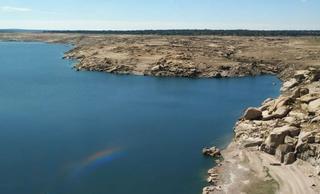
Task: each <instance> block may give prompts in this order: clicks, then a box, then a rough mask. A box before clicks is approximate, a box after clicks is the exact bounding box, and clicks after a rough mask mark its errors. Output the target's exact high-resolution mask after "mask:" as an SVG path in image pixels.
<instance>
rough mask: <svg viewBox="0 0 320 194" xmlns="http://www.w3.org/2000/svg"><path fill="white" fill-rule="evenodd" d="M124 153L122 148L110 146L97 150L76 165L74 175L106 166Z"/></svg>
mask: <svg viewBox="0 0 320 194" xmlns="http://www.w3.org/2000/svg"><path fill="white" fill-rule="evenodd" d="M123 154H124V153H123V151H122V149H120V148H111V149H110V148H109V149H106V150H102V151H99V152H96V153H94V154H92V155H90V156H89V157H87V158H86V159H84V160H83V161H82V162H81V163H80V164H78V165H77V166H76V168H75V169H74V170H73V173H72V177H79V176H82V175H87V174H90V173H91V172H93V171H95V170H97V169H98V168H99V167H102V166H105V165H106V164H108V163H109V162H111V161H113V160H115V159H117V158H119V157H121V156H123Z"/></svg>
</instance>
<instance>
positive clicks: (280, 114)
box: [262, 106, 292, 121]
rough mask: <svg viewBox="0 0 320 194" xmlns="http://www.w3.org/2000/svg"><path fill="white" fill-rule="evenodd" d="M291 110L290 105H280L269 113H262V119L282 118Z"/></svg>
mask: <svg viewBox="0 0 320 194" xmlns="http://www.w3.org/2000/svg"><path fill="white" fill-rule="evenodd" d="M291 110H292V108H290V107H287V106H281V107H279V108H277V110H276V111H275V112H274V113H272V114H271V115H266V114H263V118H262V120H264V121H268V120H272V119H282V118H284V117H286V116H287V115H288V114H289V113H290V111H291Z"/></svg>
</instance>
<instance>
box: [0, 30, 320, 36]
mask: <svg viewBox="0 0 320 194" xmlns="http://www.w3.org/2000/svg"><path fill="white" fill-rule="evenodd" d="M19 32H20V33H80V34H119V35H121V34H122V35H184V36H209V35H216V36H320V30H206V29H205V30H192V29H191V30H190V29H186V30H25V29H0V33H19Z"/></svg>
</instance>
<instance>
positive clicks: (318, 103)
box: [308, 98, 320, 113]
mask: <svg viewBox="0 0 320 194" xmlns="http://www.w3.org/2000/svg"><path fill="white" fill-rule="evenodd" d="M308 110H309V112H312V113H315V112H318V111H320V98H319V99H317V100H314V101H311V102H310V103H309V105H308Z"/></svg>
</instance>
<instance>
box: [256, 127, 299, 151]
mask: <svg viewBox="0 0 320 194" xmlns="http://www.w3.org/2000/svg"><path fill="white" fill-rule="evenodd" d="M299 133H300V129H299V128H297V127H293V126H283V127H279V128H275V129H274V130H273V131H272V132H271V133H270V135H269V136H268V138H267V139H266V140H265V142H264V144H262V146H261V149H262V150H263V151H265V152H267V153H269V154H275V151H276V148H277V147H278V146H279V145H281V144H283V143H284V140H285V137H286V136H287V135H288V136H290V137H295V136H297V135H299Z"/></svg>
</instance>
